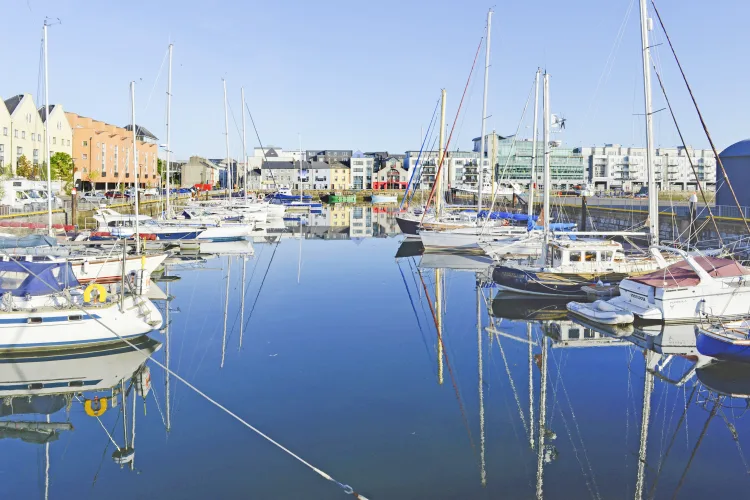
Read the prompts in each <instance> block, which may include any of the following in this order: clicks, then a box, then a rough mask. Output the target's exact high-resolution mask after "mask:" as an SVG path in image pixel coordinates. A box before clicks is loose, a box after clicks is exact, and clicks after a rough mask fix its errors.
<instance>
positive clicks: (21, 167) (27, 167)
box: [16, 155, 34, 179]
mask: <svg viewBox="0 0 750 500" xmlns="http://www.w3.org/2000/svg"><path fill="white" fill-rule="evenodd" d="M33 168H34V167H33V165H32V164H31V162H30V161H29V160H28V158H26V155H21V156H19V157H18V163H17V164H16V175H17V176H19V177H26V178H27V179H28V178H30V177H31V174H32V172H33Z"/></svg>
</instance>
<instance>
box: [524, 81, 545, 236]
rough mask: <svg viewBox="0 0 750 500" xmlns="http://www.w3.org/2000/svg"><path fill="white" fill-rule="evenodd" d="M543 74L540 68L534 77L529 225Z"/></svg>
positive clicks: (532, 204)
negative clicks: (540, 83) (541, 76)
mask: <svg viewBox="0 0 750 500" xmlns="http://www.w3.org/2000/svg"><path fill="white" fill-rule="evenodd" d="M541 72H542V70H541V69H540V68H537V69H536V76H535V77H534V129H533V131H532V138H531V182H529V198H528V200H527V206H528V209H529V224H531V222H532V221H531V218H532V216H533V215H534V183H535V182H536V135H537V129H538V126H539V125H538V121H539V74H540V73H541ZM532 227H533V226H532Z"/></svg>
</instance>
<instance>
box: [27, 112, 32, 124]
mask: <svg viewBox="0 0 750 500" xmlns="http://www.w3.org/2000/svg"><path fill="white" fill-rule="evenodd" d="M26 121H27V122H29V123H31V113H26Z"/></svg>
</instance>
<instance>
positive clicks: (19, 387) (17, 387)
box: [0, 379, 102, 391]
mask: <svg viewBox="0 0 750 500" xmlns="http://www.w3.org/2000/svg"><path fill="white" fill-rule="evenodd" d="M101 381H102V380H101V379H99V380H84V381H82V382H81V383H80V384H76V385H70V382H79V381H78V380H71V381H70V382H49V383H44V382H42V383H41V385H42V387H41V389H62V388H68V387H89V386H92V385H97V384H99V383H101ZM32 384H34V383H33V382H32V383H29V384H13V385H0V391H28V390H29V389H30V387H29V386H30V385H32Z"/></svg>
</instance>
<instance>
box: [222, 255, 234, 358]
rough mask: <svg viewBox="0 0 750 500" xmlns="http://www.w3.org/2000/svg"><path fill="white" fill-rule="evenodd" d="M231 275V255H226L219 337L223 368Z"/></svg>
mask: <svg viewBox="0 0 750 500" xmlns="http://www.w3.org/2000/svg"><path fill="white" fill-rule="evenodd" d="M231 276H232V256H231V255H230V256H227V289H226V292H224V335H223V336H222V339H221V366H220V368H224V356H225V355H226V351H227V315H228V313H229V280H230V278H231Z"/></svg>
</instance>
